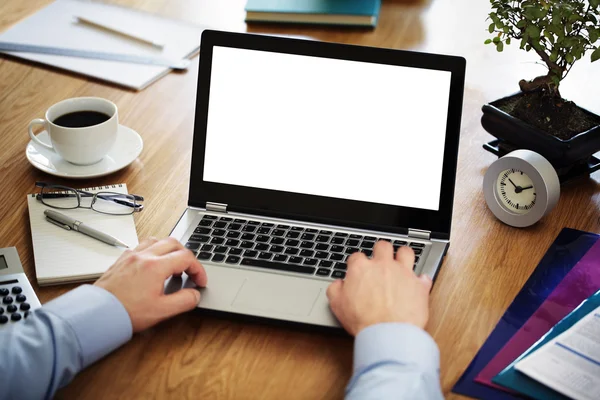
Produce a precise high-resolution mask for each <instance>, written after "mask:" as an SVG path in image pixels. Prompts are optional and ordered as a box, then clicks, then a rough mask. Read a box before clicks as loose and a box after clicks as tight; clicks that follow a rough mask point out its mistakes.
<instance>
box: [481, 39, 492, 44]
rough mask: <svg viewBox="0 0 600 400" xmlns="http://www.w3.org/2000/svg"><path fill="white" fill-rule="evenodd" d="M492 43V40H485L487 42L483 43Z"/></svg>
mask: <svg viewBox="0 0 600 400" xmlns="http://www.w3.org/2000/svg"><path fill="white" fill-rule="evenodd" d="M490 43H492V39H485V42H483V44H490Z"/></svg>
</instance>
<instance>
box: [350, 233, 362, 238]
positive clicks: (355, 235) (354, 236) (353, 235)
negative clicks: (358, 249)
mask: <svg viewBox="0 0 600 400" xmlns="http://www.w3.org/2000/svg"><path fill="white" fill-rule="evenodd" d="M362 238H363V237H362V235H357V234H356V233H353V234H352V235H350V239H362Z"/></svg>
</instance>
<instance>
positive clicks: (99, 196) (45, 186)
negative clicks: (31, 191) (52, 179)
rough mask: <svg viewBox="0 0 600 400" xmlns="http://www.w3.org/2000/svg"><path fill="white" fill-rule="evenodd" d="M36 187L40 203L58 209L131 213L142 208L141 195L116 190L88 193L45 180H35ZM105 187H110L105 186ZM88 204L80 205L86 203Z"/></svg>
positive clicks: (120, 213) (119, 213)
mask: <svg viewBox="0 0 600 400" xmlns="http://www.w3.org/2000/svg"><path fill="white" fill-rule="evenodd" d="M35 186H36V187H39V188H41V189H40V193H38V194H37V195H36V199H37V200H38V201H41V202H42V204H44V205H46V206H48V207H52V208H58V209H73V208H87V209H91V210H94V211H97V212H100V213H103V214H110V215H131V214H133V213H134V212H140V211H142V210H143V209H144V206H143V205H142V204H139V202H140V201H144V198H143V197H142V196H137V195H135V194H123V193H117V192H109V191H106V192H97V193H90V192H86V191H85V190H80V189H73V188H70V187H68V186H61V185H54V184H51V183H46V182H36V183H35ZM106 188H107V189H109V188H110V187H109V186H107V187H106ZM88 200H90V202H89V205H82V202H83V203H84V204H87V203H88Z"/></svg>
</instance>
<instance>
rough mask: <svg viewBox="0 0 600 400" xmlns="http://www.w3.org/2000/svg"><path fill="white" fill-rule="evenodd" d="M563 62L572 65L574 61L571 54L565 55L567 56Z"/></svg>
mask: <svg viewBox="0 0 600 400" xmlns="http://www.w3.org/2000/svg"><path fill="white" fill-rule="evenodd" d="M565 60H567V62H568V63H569V64H573V61H575V60H574V58H573V55H572V54H571V53H567V55H566V56H565Z"/></svg>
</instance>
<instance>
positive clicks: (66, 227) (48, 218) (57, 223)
mask: <svg viewBox="0 0 600 400" xmlns="http://www.w3.org/2000/svg"><path fill="white" fill-rule="evenodd" d="M46 220H47V221H48V222H50V223H51V224H54V225H56V226H60V227H61V228H63V229H66V230H68V231H70V230H71V227H70V226H69V225H65V224H61V223H60V222H58V221H55V220H53V219H52V218H50V217H48V216H47V215H46Z"/></svg>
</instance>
